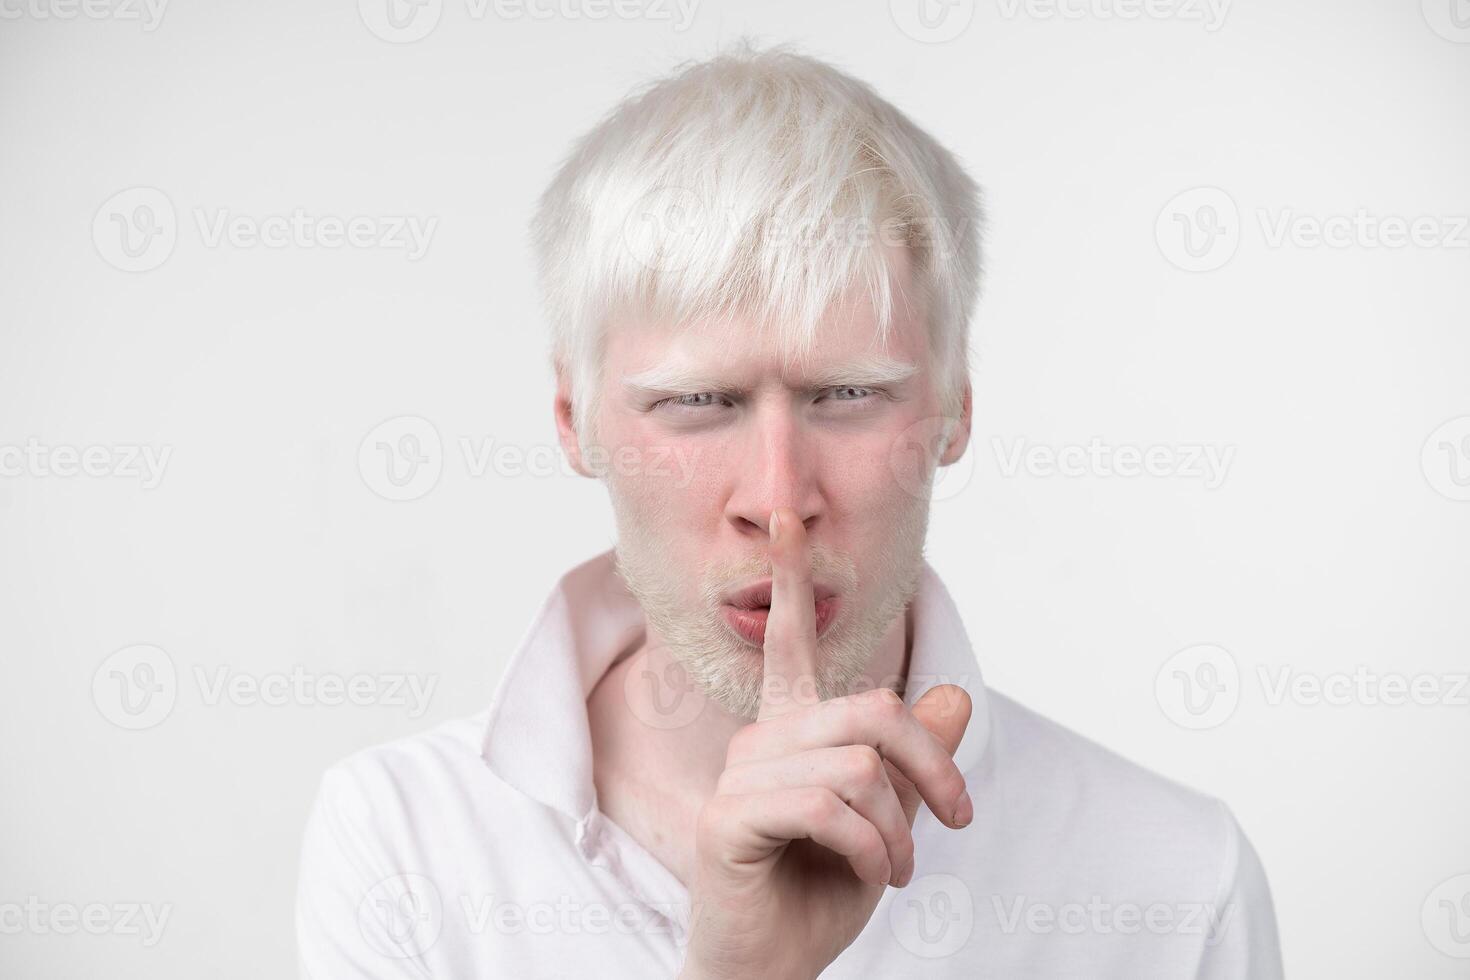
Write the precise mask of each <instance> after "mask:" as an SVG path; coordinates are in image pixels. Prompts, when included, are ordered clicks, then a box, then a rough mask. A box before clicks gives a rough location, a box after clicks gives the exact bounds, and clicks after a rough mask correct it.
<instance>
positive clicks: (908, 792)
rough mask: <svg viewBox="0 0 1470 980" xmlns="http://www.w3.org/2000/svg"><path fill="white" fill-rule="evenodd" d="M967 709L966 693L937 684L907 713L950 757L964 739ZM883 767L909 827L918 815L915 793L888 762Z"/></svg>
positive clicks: (917, 802) (906, 779)
mask: <svg viewBox="0 0 1470 980" xmlns="http://www.w3.org/2000/svg"><path fill="white" fill-rule="evenodd" d="M971 708H972V705H971V703H970V692H968V691H966V690H965V689H964V688H963V687H959V686H958V685H955V684H940V685H938V686H936V687H932V688H930V689H929V690H927V691H925V692H924V694H923V696H922V697H920V698H919V700H917V701H915V702H914V706H913V707H912V708H911V709H910V710H911V711H912V712H913V715H914V718H915V719H916V720H917V721H918V722H919V724H921V725H923V726H924V728H925V729H926V730H927V731H928V732H929V734H930V735H933V736H934V738H935V740H937V741H938V742H939V744H940V745H942V746H944V751H946V752H948V753H949V754H950V755H951V756H952V755H954V753H955V750H956V749H958V748H959V747H960V739H962V738H964V737H965V729H966V728H967V727H968V726H969V724H970V711H971ZM884 764H885V765H886V766H887V767H888V779H889V781H890V782H891V783H892V784H893V790H894V792H896V793H897V794H898V801H899V803H901V804H902V805H903V813H904V816H906V817H908V821H909V825H910V826H912V825H913V822H914V815H915V814H916V813H918V812H919V803H920V800H921V798H920V796H919V791H918V789H917V788H916V787H915V786H914V784H913V782H912V781H911V780H909V778H908V777H907V776H905V775H904V774H903V773H901V772H899V771H898V768H897V767H896V766H894V765H893V764H892V763H891V762H885V763H884Z"/></svg>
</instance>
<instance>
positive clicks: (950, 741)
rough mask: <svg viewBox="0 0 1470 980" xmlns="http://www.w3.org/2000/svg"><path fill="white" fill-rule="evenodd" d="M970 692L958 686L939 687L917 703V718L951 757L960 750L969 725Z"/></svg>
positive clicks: (925, 694) (915, 704) (927, 692)
mask: <svg viewBox="0 0 1470 980" xmlns="http://www.w3.org/2000/svg"><path fill="white" fill-rule="evenodd" d="M971 707H972V706H971V704H970V692H969V691H967V690H965V689H964V688H963V687H960V686H959V685H957V684H940V685H938V686H937V687H931V688H929V690H927V691H925V692H924V696H923V697H921V698H919V700H918V701H915V702H914V707H913V712H914V717H915V718H917V719H918V720H919V724H921V725H923V726H924V727H925V728H927V729H928V730H929V734H930V735H933V736H934V737H935V738H937V739H939V744H940V745H943V746H944V750H945V751H946V752H948V753H949V754H950V755H954V753H955V750H956V749H958V748H959V747H960V739H962V738H964V737H965V729H966V728H967V727H969V724H970V710H971Z"/></svg>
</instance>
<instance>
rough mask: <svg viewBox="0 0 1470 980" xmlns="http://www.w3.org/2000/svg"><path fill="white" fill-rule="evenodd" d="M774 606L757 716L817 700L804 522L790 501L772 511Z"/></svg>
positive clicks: (814, 619)
mask: <svg viewBox="0 0 1470 980" xmlns="http://www.w3.org/2000/svg"><path fill="white" fill-rule="evenodd" d="M770 531H771V611H770V612H769V613H768V614H767V616H766V639H765V671H764V674H763V676H762V678H761V704H760V713H759V715H757V720H761V721H763V720H765V719H767V718H774V717H776V716H778V715H784V714H786V713H788V712H791V711H795V710H796V709H797V708H801V707H804V706H806V705H809V704H815V703H816V702H817V701H818V700H819V699H818V696H817V612H816V597H815V595H814V594H813V590H812V562H811V549H810V548H809V547H808V545H807V538H806V526H805V525H803V524H802V522H801V520H800V519H799V518H798V517H797V516H796V512H795V511H794V510H792V509H791V508H789V507H777V508H776V509H775V510H773V511H771V527H770Z"/></svg>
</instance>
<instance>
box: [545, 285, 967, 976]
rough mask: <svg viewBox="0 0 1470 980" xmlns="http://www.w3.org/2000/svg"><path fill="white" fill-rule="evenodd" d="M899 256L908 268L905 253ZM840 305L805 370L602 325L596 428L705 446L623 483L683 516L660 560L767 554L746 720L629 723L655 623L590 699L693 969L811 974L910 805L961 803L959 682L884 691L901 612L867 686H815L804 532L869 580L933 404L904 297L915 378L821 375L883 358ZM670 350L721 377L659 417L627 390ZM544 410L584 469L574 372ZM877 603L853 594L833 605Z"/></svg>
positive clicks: (606, 760) (882, 868)
mask: <svg viewBox="0 0 1470 980" xmlns="http://www.w3.org/2000/svg"><path fill="white" fill-rule="evenodd" d="M898 268H899V275H900V276H902V275H903V274H904V272H905V264H904V263H900V264H899V266H898ZM901 285H902V283H901ZM839 312H841V313H844V314H851V315H834V317H833V318H832V321H831V324H830V326H829V327H824V334H823V342H822V344H821V346H820V347H819V348H818V352H817V353H816V354H814V356H813V357H812V358H811V359H809V361H807V362H805V363H803V364H802V365H800V366H798V367H793V366H792V365H791V364H788V363H786V362H784V361H783V360H782V359H781V358H780V357H779V356H778V355H777V353H776V351H775V350H774V348H772V347H770V346H769V345H764V344H760V343H752V344H750V345H748V346H747V347H742V346H740V345H732V344H730V343H729V333H728V332H725V331H709V332H699V331H694V332H688V333H685V334H681V335H664V334H659V333H656V332H648V331H637V330H628V331H624V332H622V333H621V334H619V333H614V334H612V335H610V337H609V343H608V351H607V359H606V374H605V376H604V382H605V383H604V388H603V398H602V401H601V405H600V409H599V414H598V427H599V436H600V441H601V442H602V443H603V444H604V445H610V446H620V447H623V446H631V447H636V448H637V449H638V450H639V451H641V452H644V453H648V454H651V453H652V452H653V451H654V450H657V449H665V450H667V449H673V450H675V451H683V452H684V453H685V454H686V456H689V457H693V458H697V459H698V465H697V466H696V468H695V470H694V472H695V476H694V478H693V479H692V480H690V481H688V482H687V483H682V484H681V485H675V484H674V482H673V481H671V480H670V479H669V478H668V477H659V476H654V475H644V474H639V475H637V476H631V477H627V478H625V480H624V482H623V483H622V484H621V485H620V487H619V489H620V491H621V492H624V493H628V494H632V495H634V498H633V499H635V500H638V501H639V502H640V505H643V506H647V507H649V508H657V509H658V511H659V512H660V513H663V514H667V516H668V521H669V526H671V527H673V528H675V529H676V533H674V534H673V536H672V537H671V538H670V540H669V541H668V543H667V548H666V550H667V552H668V555H667V558H668V561H669V562H671V563H672V564H673V567H676V568H687V569H690V570H691V572H692V571H693V569H695V568H696V567H698V560H699V558H700V557H701V556H704V555H709V554H720V555H728V556H729V557H731V558H741V557H744V556H748V555H750V554H752V553H755V552H757V551H758V550H760V551H764V553H765V554H767V555H768V556H769V560H770V568H771V579H772V595H771V606H770V612H769V615H768V619H767V623H766V631H765V637H764V643H763V645H762V646H761V647H755V646H752V647H750V656H752V657H757V658H761V665H762V673H763V676H764V679H765V683H764V684H763V686H762V699H761V704H760V709H759V714H758V716H757V717H756V719H754V720H751V719H750V718H745V717H739V716H736V715H732V714H730V713H728V712H726V711H724V710H722V709H721V708H719V707H718V706H717V705H715V704H714V703H710V704H709V705H707V706H706V707H705V709H704V710H703V711H702V712H701V713H700V714H699V716H698V717H697V718H695V719H694V720H693V721H691V722H690V723H689V724H687V725H684V726H682V727H680V728H678V729H677V730H672V731H670V730H662V729H659V728H656V727H650V726H648V725H646V724H644V723H642V722H641V721H639V719H638V712H637V711H636V710H630V708H631V707H633V706H631V705H630V704H629V701H628V698H629V697H630V695H629V693H628V692H629V690H636V689H637V688H636V686H634V687H633V688H628V687H625V685H624V683H623V681H624V677H625V672H626V671H627V670H628V669H629V667H630V664H632V663H633V661H634V660H635V659H636V657H637V656H638V655H640V654H641V655H645V656H646V657H647V661H646V662H647V663H649V664H654V665H657V664H659V663H667V662H669V661H670V660H671V659H672V658H673V656H674V655H673V654H672V653H671V652H670V651H669V650H668V649H667V648H666V647H665V645H664V643H663V640H662V638H661V637H659V636H657V635H656V633H655V632H654V631H652V630H650V631H649V632H648V634H647V636H646V637H645V640H644V646H643V648H642V649H641V650H639V651H634V656H630V657H627V658H625V659H623V660H620V661H619V662H617V663H615V664H614V665H613V666H612V668H610V669H609V671H608V672H607V674H606V675H605V676H604V677H603V679H602V680H601V681H600V682H599V684H598V685H597V687H596V688H595V689H594V690H593V692H592V694H591V695H590V696H589V698H588V703H587V704H588V717H589V723H590V725H591V728H592V741H593V747H594V781H595V783H596V787H597V792H598V805H599V807H600V808H601V809H602V811H603V812H604V813H605V814H606V815H607V816H608V817H609V818H610V819H612V820H614V821H616V822H617V823H618V824H619V825H620V826H621V827H623V829H625V830H626V831H628V833H629V834H630V835H631V836H632V837H633V838H634V839H635V840H637V841H638V842H639V843H640V844H642V845H643V846H644V847H646V848H647V849H648V850H649V851H650V853H652V854H653V856H654V857H656V858H658V859H659V860H660V861H661V862H662V863H663V864H664V865H665V866H666V867H668V868H669V870H670V871H671V872H673V873H674V875H675V876H676V877H678V878H679V879H680V880H681V881H682V882H683V883H684V884H685V885H686V886H687V887H688V888H689V890H690V906H691V909H692V910H693V919H692V922H691V929H692V931H691V933H690V940H689V945H688V948H687V953H686V959H685V963H684V966H683V970H682V972H681V974H680V975H681V976H682V977H686V978H691V980H693V978H723V977H751V976H758V977H762V978H785V977H793V978H798V977H800V978H809V977H816V976H817V975H818V974H820V973H821V971H822V970H823V969H824V968H825V967H826V966H827V965H828V964H829V963H830V962H831V961H832V960H833V959H835V958H836V957H837V955H838V954H840V953H841V952H842V950H843V949H845V948H846V947H847V946H848V945H849V944H850V943H851V942H852V941H853V939H854V938H856V936H857V935H858V933H859V932H861V931H862V929H863V928H864V926H865V925H866V924H867V922H868V920H869V918H870V917H871V916H872V913H873V910H874V908H875V907H876V905H877V902H878V900H879V899H880V897H881V896H882V894H883V891H884V889H885V888H886V887H888V886H889V885H894V886H902V885H904V884H906V883H907V882H908V881H909V880H911V879H912V877H913V876H914V874H915V870H916V855H915V853H914V846H913V840H912V835H911V828H912V825H913V821H914V817H915V815H916V813H917V810H918V807H919V805H920V803H921V802H922V803H923V804H925V805H927V806H928V807H929V809H930V810H931V811H932V812H933V814H934V815H935V817H936V818H937V819H938V820H939V822H940V823H941V824H943V825H944V826H946V827H948V828H951V829H954V830H958V829H960V828H962V827H964V826H965V825H966V824H968V823H969V822H970V819H971V815H972V813H973V804H972V802H971V801H970V798H969V796H968V794H967V793H966V791H965V783H964V777H963V775H962V774H961V773H960V772H959V770H958V768H957V767H956V766H955V765H954V762H953V760H952V758H951V757H952V755H953V753H954V751H955V748H956V747H957V746H958V744H959V742H960V739H961V738H962V736H963V734H964V731H965V728H966V726H967V724H968V721H969V714H970V702H969V699H968V696H967V695H966V694H965V693H964V691H963V690H962V689H960V688H956V687H953V686H949V685H941V686H940V687H936V688H934V689H933V690H931V691H930V692H928V693H927V694H926V695H925V696H924V697H923V698H921V699H920V700H919V701H918V702H917V703H916V704H915V705H913V707H912V708H910V707H907V706H905V705H904V703H903V701H902V699H901V698H900V697H899V696H898V695H896V694H895V693H894V692H893V691H892V690H890V689H888V687H885V686H881V685H884V684H887V683H891V682H892V680H893V679H894V678H898V677H902V676H904V674H905V672H906V670H907V666H908V654H909V643H910V640H911V637H910V625H911V624H910V622H909V617H908V616H906V615H899V616H897V617H896V618H895V619H894V620H893V622H892V623H891V624H890V625H889V626H888V627H887V628H886V630H885V631H884V633H883V635H882V637H881V638H880V640H879V641H878V644H877V646H876V648H875V650H874V653H873V655H872V658H871V661H870V662H869V665H868V667H867V669H866V671H865V672H864V676H863V677H862V678H861V679H860V681H861V683H859V684H855V685H853V689H854V690H855V691H858V692H859V693H851V694H848V695H846V696H840V697H834V698H832V699H831V700H827V701H822V702H818V701H817V700H816V698H815V695H814V693H813V691H814V685H813V683H812V679H813V677H814V675H815V674H816V670H817V664H818V662H819V656H820V644H819V641H818V636H817V631H816V620H815V612H814V609H815V596H814V592H813V585H814V583H813V576H812V570H811V561H810V555H811V552H810V544H811V543H814V542H818V541H820V542H821V543H822V544H823V545H824V546H825V547H828V548H832V549H837V550H840V551H842V552H843V553H845V554H847V555H851V556H852V557H853V558H854V560H855V561H857V563H858V566H859V580H860V582H864V583H866V582H869V581H871V578H872V577H871V576H868V575H864V574H862V573H863V571H864V566H865V557H866V556H869V555H871V554H873V553H874V552H876V551H879V550H881V548H882V547H883V544H884V542H885V539H884V537H883V529H884V527H885V524H884V520H885V515H889V514H891V513H892V510H893V508H894V507H895V506H897V505H898V504H899V502H900V501H902V499H903V498H901V497H899V496H898V494H900V493H905V492H907V491H904V490H902V489H901V488H896V487H895V486H894V483H895V480H894V477H893V474H892V473H891V472H890V468H889V464H888V462H887V454H888V452H889V450H890V448H891V447H892V445H893V444H894V442H895V440H896V439H899V438H900V437H901V434H902V433H903V432H905V431H907V429H908V427H910V426H912V425H913V424H914V423H916V422H918V421H920V420H922V419H925V418H931V417H933V416H935V415H937V414H938V412H939V402H938V396H937V393H936V388H935V383H934V378H933V372H932V370H931V369H930V366H929V356H928V340H927V331H926V330H924V329H923V327H922V324H921V319H920V317H919V316H918V315H917V314H916V313H913V312H912V311H908V312H905V311H900V313H899V315H898V316H897V317H896V318H895V323H894V330H893V333H892V335H891V336H890V339H889V342H888V343H887V345H885V346H884V347H883V348H882V350H881V353H882V354H883V355H884V356H885V357H888V358H891V359H892V360H893V361H895V362H897V363H900V364H905V365H911V366H912V367H913V368H914V370H913V371H912V372H911V374H910V375H909V376H908V377H906V378H904V379H903V380H901V381H898V382H895V383H893V384H885V386H884V391H883V392H882V395H881V397H880V398H879V399H878V400H877V401H869V400H868V399H867V398H866V397H853V395H854V391H855V390H856V391H858V392H862V391H870V390H871V388H865V387H864V386H863V383H862V382H863V379H862V378H854V380H853V381H851V382H840V384H843V385H846V387H845V389H844V391H843V393H842V397H834V396H833V395H832V393H831V388H830V386H829V387H828V388H823V389H821V390H816V389H815V388H814V387H813V385H812V384H810V383H809V382H810V381H811V380H812V379H813V378H818V377H820V378H821V379H823V380H824V381H830V380H832V379H833V377H834V376H835V377H839V378H840V377H842V376H843V375H842V371H843V369H844V365H848V364H856V363H869V362H865V361H864V358H865V357H866V356H868V355H872V354H873V353H874V347H873V336H874V333H873V327H874V319H873V315H872V312H871V310H868V309H866V308H865V306H864V304H863V303H861V302H856V303H854V304H853V307H852V309H851V310H848V311H839ZM671 362H674V363H677V364H678V366H679V367H680V368H681V369H685V370H690V371H692V372H693V373H695V374H696V375H698V376H701V377H718V379H719V380H720V381H721V382H722V383H728V385H727V391H726V392H725V393H724V394H722V395H721V396H720V398H721V399H722V401H721V404H719V405H718V406H714V403H713V402H712V401H711V400H710V399H709V398H706V397H702V396H698V395H695V396H693V397H690V396H689V394H688V393H684V394H680V393H677V392H676V393H674V397H675V398H677V399H680V400H679V401H678V403H677V407H676V410H675V411H672V412H670V411H665V410H664V409H663V408H662V407H660V408H659V409H653V410H650V409H649V407H648V400H647V397H646V395H645V393H636V394H634V393H630V392H629V391H627V390H626V389H624V388H621V387H620V386H619V385H618V384H617V381H618V380H619V379H622V378H626V377H636V376H640V375H644V376H646V372H647V371H648V370H649V369H650V368H654V367H660V366H665V365H667V364H669V363H671ZM562 377H563V379H565V374H563V375H562ZM639 399H643V400H641V401H640V400H639ZM853 401H857V402H868V403H867V404H865V405H862V406H861V407H850V406H849V405H848V403H849V402H853ZM963 406H964V407H963V413H962V418H961V420H960V425H959V428H958V430H957V434H956V437H955V438H954V439H953V440H952V441H951V442H950V444H949V445H948V446H946V447H945V450H944V453H943V455H942V457H941V458H940V459H939V460H938V464H939V465H947V464H948V463H950V462H953V461H954V460H955V459H958V458H959V457H960V455H962V453H963V451H964V448H965V445H966V443H967V441H968V435H969V420H970V396H969V392H968V390H966V392H965V395H964V399H963ZM556 414H557V424H558V429H559V431H560V434H561V438H562V442H563V446H564V448H565V449H566V450H567V453H568V455H569V457H570V458H571V459H572V460H573V463H574V465H578V466H579V468H581V466H582V464H581V463H580V453H579V443H578V439H577V433H576V431H575V428H574V425H573V421H572V420H573V412H572V409H571V395H570V391H569V390H568V388H567V386H566V383H565V380H563V381H562V383H561V385H560V387H559V389H558V393H557V399H556ZM645 458H653V456H652V455H648V456H646V457H645ZM660 458H662V457H660ZM584 472H587V473H588V475H593V474H592V473H591V472H590V471H587V470H585V469H584ZM867 598H869V597H868V596H867V595H865V594H864V592H863V590H862V588H861V587H859V590H858V592H857V593H856V594H854V595H848V596H843V597H842V598H841V602H842V603H854V602H863V601H865V600H866V599H867ZM690 601H696V600H695V599H694V598H693V597H691V599H690ZM843 614H844V613H843V612H842V611H839V613H838V615H839V616H840V615H843ZM920 860H921V857H920ZM923 870H924V871H935V870H942V869H937V868H926V869H923Z"/></svg>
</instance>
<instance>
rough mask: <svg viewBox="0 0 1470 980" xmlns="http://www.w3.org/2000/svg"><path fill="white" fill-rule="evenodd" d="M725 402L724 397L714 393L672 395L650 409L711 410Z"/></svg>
mask: <svg viewBox="0 0 1470 980" xmlns="http://www.w3.org/2000/svg"><path fill="white" fill-rule="evenodd" d="M722 401H724V396H723V395H721V394H719V393H718V392H714V391H700V392H694V393H692V394H688V395H671V396H670V397H668V398H661V399H659V400H658V401H656V402H654V403H653V404H652V405H650V406H649V409H650V410H652V409H657V408H675V409H681V408H682V409H700V408H710V407H713V406H714V405H716V404H718V403H719V402H722Z"/></svg>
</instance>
